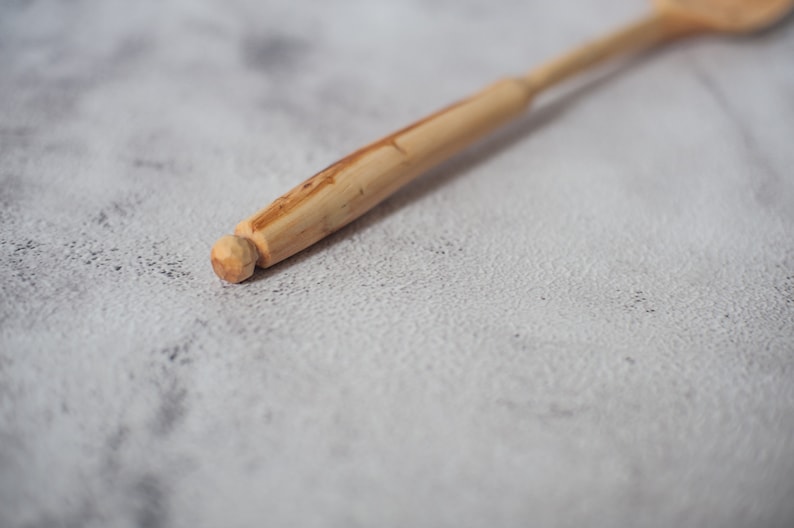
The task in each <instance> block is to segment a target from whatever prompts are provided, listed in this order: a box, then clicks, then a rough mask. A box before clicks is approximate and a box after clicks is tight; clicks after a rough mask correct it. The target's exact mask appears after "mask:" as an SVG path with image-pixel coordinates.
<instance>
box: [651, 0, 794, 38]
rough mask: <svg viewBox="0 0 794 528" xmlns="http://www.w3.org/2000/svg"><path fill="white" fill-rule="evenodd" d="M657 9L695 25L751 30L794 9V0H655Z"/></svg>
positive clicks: (717, 29) (730, 30)
mask: <svg viewBox="0 0 794 528" xmlns="http://www.w3.org/2000/svg"><path fill="white" fill-rule="evenodd" d="M654 4H655V5H656V9H657V10H658V11H660V12H662V13H665V14H668V15H671V16H673V17H675V18H676V19H678V20H680V21H681V22H688V23H690V24H692V25H693V26H694V28H695V29H701V30H712V31H723V32H728V33H749V32H752V31H757V30H760V29H764V28H766V27H769V26H771V25H773V24H775V23H776V22H778V21H780V20H781V19H783V18H784V17H785V16H786V15H787V14H789V13H790V12H791V11H792V10H793V9H794V0H654Z"/></svg>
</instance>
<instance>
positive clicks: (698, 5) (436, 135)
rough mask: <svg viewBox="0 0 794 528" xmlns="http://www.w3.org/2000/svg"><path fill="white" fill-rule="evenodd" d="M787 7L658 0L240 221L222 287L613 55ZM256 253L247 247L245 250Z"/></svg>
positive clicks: (341, 221)
mask: <svg viewBox="0 0 794 528" xmlns="http://www.w3.org/2000/svg"><path fill="white" fill-rule="evenodd" d="M792 3H794V0H656V1H655V6H656V9H655V11H654V12H653V13H652V14H651V15H649V16H648V17H647V18H645V19H642V20H639V21H637V22H635V23H633V24H630V25H628V26H626V27H625V28H623V29H621V30H619V31H616V32H615V33H613V34H611V35H608V36H606V37H604V38H601V39H598V40H595V41H593V42H591V43H589V44H587V45H584V46H582V47H580V48H578V49H576V50H574V51H572V52H570V53H568V54H566V55H563V56H561V57H560V58H558V59H556V60H553V61H550V62H548V63H546V64H544V65H542V66H540V67H538V68H536V69H535V70H533V71H531V72H529V73H528V74H527V75H525V76H523V77H515V78H507V79H504V80H501V81H499V82H497V83H495V84H493V85H491V86H489V87H487V88H486V89H484V90H482V91H481V92H479V93H476V94H474V95H473V96H471V97H469V98H467V99H464V100H462V101H460V102H458V103H456V104H453V105H451V106H449V107H447V108H445V109H443V110H440V111H439V112H436V113H435V114H432V115H430V116H428V117H426V118H424V119H422V120H420V121H417V122H416V123H414V124H412V125H410V126H408V127H406V128H403V129H402V130H399V131H397V132H395V133H393V134H390V135H388V136H386V137H385V138H383V139H381V140H378V141H376V142H374V143H372V144H370V145H367V146H366V147H364V148H362V149H360V150H358V151H356V152H354V153H353V154H350V155H349V156H347V157H345V158H343V159H342V160H340V161H338V162H336V163H334V164H333V165H331V166H329V167H328V168H326V169H325V170H323V171H321V172H319V173H318V174H316V175H314V176H312V177H311V178H309V179H308V180H306V181H305V182H303V183H301V184H300V185H298V186H297V187H295V188H294V189H292V190H291V191H289V192H288V193H286V194H284V195H283V196H281V197H280V198H278V199H277V200H276V201H274V202H273V203H272V204H271V205H269V206H267V207H265V208H264V209H262V210H261V211H259V212H257V213H256V214H254V215H252V216H251V217H249V218H247V219H246V220H243V221H242V222H240V223H239V224H238V225H237V227H236V229H235V236H226V237H223V238H221V239H220V240H219V241H218V242H217V243H216V245H215V246H214V247H213V250H212V254H211V257H212V264H213V269H214V270H215V271H216V273H217V274H218V276H219V277H221V278H223V279H224V280H227V281H229V282H240V281H242V280H245V279H246V278H248V277H249V276H250V275H251V274H252V273H253V268H254V266H253V264H252V263H251V262H252V260H255V261H256V264H257V265H258V266H261V267H268V266H272V265H273V264H275V263H277V262H280V261H282V260H284V259H286V258H288V257H290V256H292V255H294V254H295V253H298V252H299V251H301V250H303V249H305V248H307V247H308V246H310V245H312V244H314V243H315V242H317V241H318V240H320V239H322V238H323V237H325V236H327V235H329V234H330V233H333V232H334V231H336V230H338V229H340V228H342V227H344V226H345V225H347V224H348V223H350V222H352V221H353V220H355V219H356V218H358V217H359V216H361V215H362V214H364V213H365V212H367V211H369V210H370V209H371V208H372V207H374V206H375V205H377V204H378V203H380V202H381V201H383V200H384V199H385V198H386V197H387V196H389V195H391V194H392V193H394V192H395V191H396V190H397V189H399V188H400V187H402V186H403V185H405V184H406V183H408V182H410V181H411V180H413V179H414V178H416V177H417V176H418V175H419V174H422V173H423V172H425V171H426V170H428V169H429V168H431V167H433V166H434V165H436V164H438V163H439V162H441V161H443V160H445V159H447V158H448V157H450V156H452V155H453V154H455V153H456V152H458V151H460V150H462V149H464V148H466V147H467V146H469V145H470V144H471V143H473V142H474V141H476V140H478V139H479V138H481V137H483V136H484V135H486V134H488V133H489V132H491V131H493V130H494V129H495V128H497V127H499V126H501V125H502V124H504V123H506V122H507V121H509V120H511V119H513V118H515V117H516V116H519V115H521V114H522V113H523V112H524V110H525V109H526V108H527V106H528V105H529V103H530V101H531V100H532V98H533V97H534V96H535V95H536V94H537V93H539V92H540V91H542V90H546V89H548V88H550V87H551V86H554V85H556V84H558V83H560V82H562V81H564V80H565V79H567V78H569V77H571V76H572V75H574V74H576V73H578V72H580V71H582V70H584V69H586V68H589V67H592V66H594V65H595V64H598V63H600V62H603V61H605V60H607V59H610V58H612V57H614V56H616V55H619V54H625V53H627V52H637V51H639V50H643V49H646V48H649V47H651V46H653V45H656V44H659V43H661V42H664V41H667V40H669V39H671V38H675V37H680V36H682V35H687V34H691V33H698V32H702V31H707V30H714V31H742V30H747V31H749V30H754V29H757V28H759V27H763V26H765V25H768V24H771V23H773V22H774V21H776V20H778V19H779V18H780V17H782V16H783V15H784V14H786V13H787V12H788V11H789V10H790V9H791V6H792ZM252 244H253V247H252Z"/></svg>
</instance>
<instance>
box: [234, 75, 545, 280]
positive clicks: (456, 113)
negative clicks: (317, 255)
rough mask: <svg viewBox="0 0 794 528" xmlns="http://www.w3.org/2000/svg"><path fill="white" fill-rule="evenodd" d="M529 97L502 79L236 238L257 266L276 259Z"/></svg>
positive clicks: (331, 172)
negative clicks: (245, 242) (249, 245)
mask: <svg viewBox="0 0 794 528" xmlns="http://www.w3.org/2000/svg"><path fill="white" fill-rule="evenodd" d="M531 95H532V94H531V92H530V89H529V85H528V84H527V83H526V82H525V81H523V80H521V79H505V80H502V81H499V82H497V83H495V84H493V85H492V86H489V87H488V88H486V89H485V90H483V91H482V92H479V93H477V94H475V95H474V96H472V97H469V98H468V99H464V100H462V101H460V102H458V103H456V104H453V105H451V106H449V107H447V108H445V109H443V110H441V111H439V112H437V113H435V114H432V115H430V116H428V117H426V118H425V119H422V120H420V121H418V122H416V123H414V124H412V125H410V126H408V127H406V128H403V129H402V130H399V131H397V132H395V133H393V134H391V135H389V136H386V137H385V138H383V139H381V140H379V141H376V142H374V143H372V144H370V145H368V146H366V147H364V148H362V149H360V150H358V151H356V152H354V153H353V154H351V155H349V156H347V157H345V158H343V159H341V160H340V161H338V162H336V163H334V164H333V165H331V166H330V167H328V168H326V169H325V170H322V171H320V172H319V173H317V174H316V175H314V176H312V177H311V178H309V179H308V180H306V181H305V182H303V183H301V184H300V185H298V186H297V187H295V188H294V189H292V190H291V191H289V192H288V193H286V194H285V195H283V196H281V197H280V198H278V199H277V200H276V201H275V202H273V203H272V204H271V205H270V206H268V207H266V208H264V209H262V210H261V211H259V212H258V213H256V214H254V215H253V216H251V217H250V218H248V219H246V220H244V221H243V222H241V223H240V224H238V226H237V228H236V229H235V234H237V235H238V236H243V237H247V238H249V239H251V240H252V241H253V242H254V243H255V244H256V246H257V249H258V251H259V260H258V262H257V264H258V265H260V266H263V267H267V266H271V265H273V264H275V263H277V262H280V261H281V260H284V259H285V258H287V257H289V256H291V255H294V254H295V253H297V252H298V251H301V250H302V249H305V248H306V247H308V246H310V245H311V244H313V243H315V242H317V241H318V240H320V239H321V238H323V237H325V236H327V235H328V234H330V233H333V232H334V231H336V230H337V229H339V228H341V227H343V226H345V225H347V224H348V223H350V222H351V221H353V220H355V219H356V218H358V217H359V216H361V215H362V214H364V213H365V212H367V211H369V210H370V209H371V208H372V207H374V206H375V205H377V204H378V203H380V202H381V201H383V200H384V199H385V198H386V197H387V196H389V195H391V194H392V193H393V192H395V191H396V190H397V189H399V188H400V187H402V186H403V185H405V184H406V183H408V182H410V181H411V180H412V179H414V178H415V177H416V176H418V175H419V174H421V173H423V172H424V171H426V170H427V169H429V168H430V167H432V166H433V165H435V164H437V163H439V162H440V161H442V160H444V159H446V158H448V157H449V156H450V155H451V154H453V153H455V152H457V151H459V150H461V149H463V148H465V147H466V146H468V145H470V144H471V143H472V142H474V141H476V140H477V139H478V138H480V137H482V136H483V135H485V134H487V133H488V132H490V131H492V130H493V129H494V128H496V127H498V126H499V125H501V124H503V123H504V122H506V121H508V120H510V119H511V118H513V117H515V116H516V115H519V114H521V113H522V112H523V111H524V109H525V108H526V106H527V105H528V104H529V101H530V98H531Z"/></svg>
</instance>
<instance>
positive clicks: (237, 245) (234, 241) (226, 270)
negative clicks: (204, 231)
mask: <svg viewBox="0 0 794 528" xmlns="http://www.w3.org/2000/svg"><path fill="white" fill-rule="evenodd" d="M210 259H211V260H212V269H213V270H215V274H216V275H218V277H220V278H221V279H223V280H225V281H228V282H232V283H238V282H242V281H244V280H245V279H247V278H248V277H250V276H251V275H253V274H254V267H256V261H257V259H259V252H258V251H257V250H256V246H255V245H254V243H253V242H251V241H250V240H248V239H247V238H243V237H240V236H236V235H226V236H223V237H221V238H219V239H218V241H217V242H215V245H214V246H212V251H211V252H210Z"/></svg>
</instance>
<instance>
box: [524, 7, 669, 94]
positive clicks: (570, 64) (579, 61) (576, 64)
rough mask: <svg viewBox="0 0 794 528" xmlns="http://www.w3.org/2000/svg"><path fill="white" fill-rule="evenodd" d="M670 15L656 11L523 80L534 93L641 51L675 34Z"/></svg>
mask: <svg viewBox="0 0 794 528" xmlns="http://www.w3.org/2000/svg"><path fill="white" fill-rule="evenodd" d="M670 29H671V28H670V25H669V24H668V20H667V17H666V16H665V15H664V14H662V13H654V14H652V15H650V16H648V17H647V18H644V19H641V20H639V21H637V22H635V23H633V24H631V25H629V26H626V27H625V28H623V29H621V30H618V31H616V32H615V33H612V34H611V35H607V36H606V37H603V38H600V39H598V40H595V41H593V42H590V43H587V44H585V45H583V46H580V47H579V48H577V49H575V50H573V51H572V52H570V53H568V54H566V55H563V56H562V57H559V58H557V59H554V60H552V61H550V62H548V63H546V64H544V65H542V66H540V67H539V68H536V69H534V70H532V71H531V72H529V73H528V74H527V75H526V76H525V77H524V79H525V80H526V81H527V82H528V83H529V85H530V86H531V89H532V91H533V93H535V94H537V93H538V92H540V91H542V90H545V89H546V88H548V87H550V86H552V85H555V84H557V83H559V82H560V81H563V80H565V79H567V78H568V77H570V76H571V75H573V74H575V73H578V72H580V71H581V70H584V69H585V68H588V67H590V66H593V65H595V64H598V63H600V62H603V61H605V60H607V59H610V58H612V57H614V56H616V55H619V54H622V53H627V52H638V51H642V50H644V49H647V48H650V47H652V46H653V45H655V44H657V43H660V42H662V41H664V40H666V39H667V38H668V37H670V36H671V35H672V32H671V31H670Z"/></svg>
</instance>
